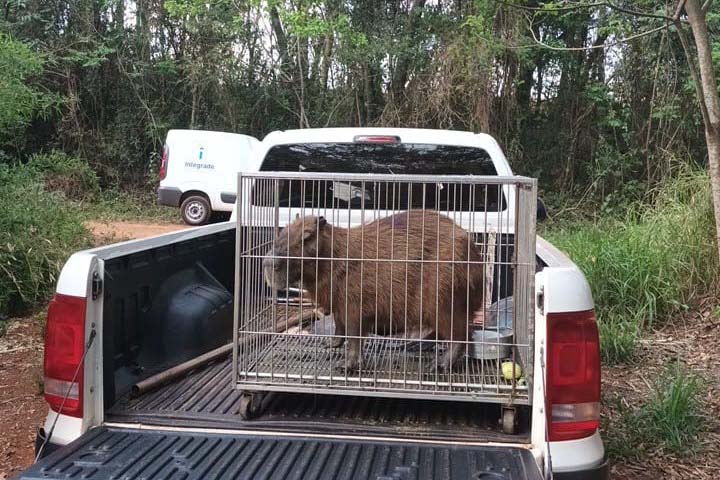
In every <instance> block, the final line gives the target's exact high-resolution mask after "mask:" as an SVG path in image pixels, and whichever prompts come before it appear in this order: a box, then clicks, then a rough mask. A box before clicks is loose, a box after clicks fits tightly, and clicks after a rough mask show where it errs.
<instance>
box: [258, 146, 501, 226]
mask: <svg viewBox="0 0 720 480" xmlns="http://www.w3.org/2000/svg"><path fill="white" fill-rule="evenodd" d="M260 170H261V171H271V172H322V173H329V172H333V173H380V174H390V175H393V174H394V175H402V174H415V175H489V176H496V175H497V171H496V170H495V166H494V165H493V162H492V159H491V158H490V155H489V154H488V153H487V152H486V151H485V150H483V149H481V148H477V147H465V146H455V145H432V144H419V143H382V144H372V143H312V144H287V145H277V146H275V147H273V148H271V149H270V150H269V151H268V153H267V155H266V156H265V159H264V160H263V164H262V166H261V168H260ZM311 183H312V185H310V184H306V185H302V182H301V181H300V180H292V181H290V180H285V181H283V182H282V185H281V186H280V195H279V198H278V201H279V205H278V206H280V207H301V206H305V207H309V206H313V207H316V208H346V209H347V208H349V209H361V208H374V209H378V208H380V209H394V208H398V207H400V206H402V208H406V206H408V205H411V206H412V208H433V209H436V210H445V209H451V210H460V211H486V212H497V211H501V210H504V209H505V199H504V196H503V194H502V191H501V190H500V188H498V186H497V185H488V186H483V187H471V186H468V185H464V186H459V185H448V184H440V183H435V182H432V183H430V182H429V183H423V184H420V183H416V184H412V185H408V184H407V183H405V182H397V183H390V182H381V183H376V182H368V183H366V184H364V185H361V184H360V183H359V182H352V184H345V183H340V182H330V181H313V182H311ZM256 200H257V197H256ZM253 203H254V204H256V205H258V204H259V202H258V201H253ZM393 206H395V207H393Z"/></svg>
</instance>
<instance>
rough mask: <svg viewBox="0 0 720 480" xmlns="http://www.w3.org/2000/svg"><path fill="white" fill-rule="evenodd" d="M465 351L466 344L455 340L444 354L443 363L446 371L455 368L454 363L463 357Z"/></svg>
mask: <svg viewBox="0 0 720 480" xmlns="http://www.w3.org/2000/svg"><path fill="white" fill-rule="evenodd" d="M463 353H465V344H464V343H455V342H453V343H452V344H451V345H450V346H449V347H448V349H447V350H446V351H445V355H444V356H443V359H442V363H441V367H442V369H443V370H444V371H445V372H450V370H451V369H452V368H453V365H455V364H456V363H457V361H458V360H460V358H462V356H463ZM455 370H457V367H456V368H455Z"/></svg>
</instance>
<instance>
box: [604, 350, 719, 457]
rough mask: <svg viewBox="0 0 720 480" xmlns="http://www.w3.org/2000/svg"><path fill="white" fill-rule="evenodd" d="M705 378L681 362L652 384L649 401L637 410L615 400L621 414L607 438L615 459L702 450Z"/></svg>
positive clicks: (668, 366)
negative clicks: (651, 452)
mask: <svg viewBox="0 0 720 480" xmlns="http://www.w3.org/2000/svg"><path fill="white" fill-rule="evenodd" d="M702 384H703V382H702V379H701V378H700V377H699V376H698V375H696V374H694V373H692V372H690V371H688V370H687V368H686V367H683V366H682V365H681V364H680V363H679V362H673V363H671V364H669V365H667V366H666V368H665V370H664V371H663V372H662V373H661V374H660V375H659V376H658V378H657V380H656V381H655V382H654V384H653V385H652V391H651V392H650V395H649V397H648V399H647V400H646V401H645V402H644V403H642V404H641V405H640V406H638V407H636V408H628V407H626V406H624V405H623V404H622V402H620V401H619V399H618V401H616V404H615V405H614V410H616V411H617V412H618V413H619V417H618V419H617V420H616V421H615V423H616V425H614V428H612V429H611V430H612V431H613V435H612V436H610V437H609V438H608V451H609V453H610V455H611V456H613V457H640V456H643V455H646V454H647V453H648V452H650V451H655V450H662V451H663V452H667V453H672V454H675V455H687V454H689V453H693V452H695V451H696V450H697V449H698V447H699V443H700V442H699V437H700V435H701V434H702V433H703V431H704V423H705V422H704V419H703V417H702V413H701V412H702V408H703V407H702V401H701V395H702V393H703V388H702Z"/></svg>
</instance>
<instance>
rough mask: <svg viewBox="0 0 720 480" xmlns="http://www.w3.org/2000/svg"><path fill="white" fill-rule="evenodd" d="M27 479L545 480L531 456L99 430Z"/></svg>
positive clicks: (517, 451) (488, 449)
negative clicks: (341, 479)
mask: <svg viewBox="0 0 720 480" xmlns="http://www.w3.org/2000/svg"><path fill="white" fill-rule="evenodd" d="M18 478H19V479H53V478H57V479H59V478H63V479H74V478H78V479H79V478H83V479H84V478H90V479H111V478H112V479H134V478H148V479H150V478H168V479H170V478H172V479H176V478H177V479H191V478H192V479H201V478H253V479H260V478H282V479H288V480H289V479H335V478H343V479H351V478H352V479H387V480H391V479H393V480H394V479H397V480H401V479H424V478H427V479H431V478H447V479H459V478H462V479H477V480H480V479H497V480H500V479H538V480H539V479H540V478H541V475H540V471H539V469H538V467H537V465H536V464H535V461H534V460H533V457H532V454H531V453H530V451H529V450H526V449H523V448H514V447H500V446H485V445H463V444H457V443H456V444H452V443H443V444H440V443H424V442H423V443H420V442H412V441H387V440H383V439H353V438H350V437H345V438H330V437H315V436H304V435H293V436H287V435H285V436H281V435H255V434H252V433H242V434H240V433H238V434H224V433H204V432H203V433H197V432H176V431H159V430H134V429H120V428H107V427H98V428H95V429H93V430H90V431H89V432H88V433H86V434H85V435H83V436H82V437H80V438H79V439H78V440H76V441H75V442H73V443H71V444H70V445H68V446H66V447H64V448H61V449H59V450H58V451H56V452H54V453H53V454H51V455H49V456H47V457H45V458H43V459H42V460H40V461H39V462H38V463H36V464H35V465H33V466H32V467H30V468H29V469H28V470H26V471H25V472H23V473H22V474H21V475H20V476H19V477H18Z"/></svg>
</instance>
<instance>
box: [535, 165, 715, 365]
mask: <svg viewBox="0 0 720 480" xmlns="http://www.w3.org/2000/svg"><path fill="white" fill-rule="evenodd" d="M547 236H548V238H549V239H550V240H551V241H552V242H553V243H555V244H556V245H557V246H558V248H560V249H562V250H564V251H565V252H567V254H568V255H569V256H570V258H572V259H573V261H574V262H576V263H577V265H578V266H579V267H580V269H581V270H582V271H583V272H584V273H585V276H586V277H587V279H588V281H589V282H590V286H591V287H592V290H593V296H594V298H595V305H596V307H595V310H596V313H597V315H598V322H599V325H600V332H601V351H602V355H603V359H604V360H605V361H606V362H615V361H622V360H625V359H627V358H629V357H630V356H631V355H632V351H633V348H634V344H635V340H636V339H637V336H638V334H639V332H640V331H641V330H642V329H643V328H646V327H649V326H652V324H653V323H654V322H656V321H658V320H659V319H665V318H668V317H669V316H671V315H673V314H675V313H677V312H679V311H681V310H683V309H685V308H687V307H686V306H687V304H688V303H690V302H691V301H692V299H693V298H694V296H696V295H698V294H703V293H707V292H708V291H709V290H710V289H711V288H712V287H713V286H714V284H715V282H716V280H717V265H718V261H717V251H716V249H715V244H714V224H713V215H712V204H711V201H710V191H709V180H708V177H707V175H706V174H705V173H702V172H686V173H683V174H681V175H679V176H678V177H677V178H676V179H673V180H671V181H669V182H667V183H666V184H664V185H662V186H661V187H660V188H658V189H657V190H656V191H653V192H652V195H651V198H650V200H649V201H648V202H644V203H642V204H639V205H636V206H635V207H634V208H630V209H629V211H628V213H626V214H625V216H624V217H623V218H621V219H619V220H618V219H612V218H607V217H605V218H601V219H600V220H597V221H596V222H592V223H591V222H582V221H581V222H578V223H574V224H570V225H561V226H559V228H558V227H555V228H553V227H552V226H550V229H549V231H548V232H547Z"/></svg>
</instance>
